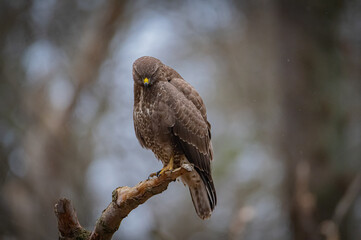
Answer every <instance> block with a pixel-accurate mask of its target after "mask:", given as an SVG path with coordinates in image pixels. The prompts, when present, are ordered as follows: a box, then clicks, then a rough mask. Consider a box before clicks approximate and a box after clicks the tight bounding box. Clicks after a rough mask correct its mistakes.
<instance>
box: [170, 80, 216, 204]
mask: <svg viewBox="0 0 361 240" xmlns="http://www.w3.org/2000/svg"><path fill="white" fill-rule="evenodd" d="M181 80H182V79H181ZM172 81H173V80H172ZM172 81H171V82H170V83H169V82H164V87H165V88H166V91H165V92H166V93H167V95H168V102H167V105H168V106H169V107H170V111H171V112H170V113H169V114H172V115H173V118H174V124H173V127H172V133H173V134H174V136H175V137H176V140H177V141H178V144H179V145H180V146H181V148H182V150H183V152H184V154H185V156H186V157H187V159H188V161H189V162H190V163H193V164H194V166H195V169H196V171H197V172H198V173H199V175H200V177H201V178H202V180H203V182H204V184H205V186H206V188H207V193H208V198H209V202H210V205H211V206H212V209H213V208H214V206H215V204H216V201H217V199H216V192H215V188H214V185H213V180H212V176H211V167H210V161H211V160H212V158H213V151H212V144H211V135H210V124H209V123H208V121H207V117H206V111H205V107H204V104H203V101H202V99H201V98H200V96H199V94H198V93H197V92H196V91H195V90H194V88H193V87H192V86H191V85H190V84H188V83H187V82H186V81H184V80H182V81H180V80H177V81H175V84H176V86H177V87H176V86H175V85H173V83H172ZM178 88H179V89H178ZM184 92H185V93H186V94H184ZM187 96H188V98H187ZM192 100H193V101H192Z"/></svg>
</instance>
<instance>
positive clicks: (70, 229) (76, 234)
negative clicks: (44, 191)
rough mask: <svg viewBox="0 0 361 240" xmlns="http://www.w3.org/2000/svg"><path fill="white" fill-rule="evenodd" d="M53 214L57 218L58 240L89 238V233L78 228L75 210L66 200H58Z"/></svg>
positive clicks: (80, 227)
mask: <svg viewBox="0 0 361 240" xmlns="http://www.w3.org/2000/svg"><path fill="white" fill-rule="evenodd" d="M54 212H55V215H56V217H57V218H58V229H59V239H60V240H68V239H69V240H70V239H75V238H76V239H87V238H88V237H89V236H90V232H88V231H86V230H85V229H83V228H82V226H80V223H79V221H78V217H77V215H76V212H75V209H74V208H73V206H72V205H71V202H70V201H69V200H68V199H66V198H62V199H59V201H58V202H57V203H56V204H55V206H54ZM81 236H83V237H81Z"/></svg>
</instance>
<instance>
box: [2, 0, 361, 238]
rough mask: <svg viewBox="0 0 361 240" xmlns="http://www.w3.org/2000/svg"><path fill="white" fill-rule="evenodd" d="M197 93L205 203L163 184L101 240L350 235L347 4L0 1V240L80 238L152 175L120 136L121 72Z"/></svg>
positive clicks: (352, 102) (353, 229)
mask: <svg viewBox="0 0 361 240" xmlns="http://www.w3.org/2000/svg"><path fill="white" fill-rule="evenodd" d="M144 55H149V56H154V57H157V58H159V59H160V60H161V61H162V62H163V63H165V64H167V65H169V66H171V67H173V68H174V69H176V70H177V71H178V72H179V73H180V74H181V75H182V76H183V77H184V78H185V79H186V80H187V81H188V82H190V83H191V84H192V85H193V86H194V87H195V88H196V89H197V90H198V92H199V93H200V94H201V96H202V98H203V100H204V101H205V103H206V106H207V112H208V118H209V121H210V123H211V124H212V133H213V134H212V137H213V139H212V140H213V146H214V152H215V159H214V161H213V165H212V167H213V176H214V180H215V185H216V189H217V194H218V205H217V207H216V209H215V211H214V213H213V215H212V218H211V219H210V220H207V221H202V220H200V219H199V218H198V217H197V215H196V213H195V211H194V209H193V206H192V201H191V198H190V196H189V193H188V190H187V188H185V187H184V186H183V184H181V183H179V182H177V183H172V184H171V185H170V186H169V188H168V190H167V191H165V192H164V193H162V194H160V195H158V196H155V197H153V198H151V199H150V200H149V201H147V202H146V203H145V204H144V205H141V206H139V207H138V208H137V209H135V210H134V211H132V212H131V213H130V215H129V216H128V217H127V218H126V219H125V220H124V221H123V222H122V224H121V226H120V228H119V231H118V232H117V233H116V235H115V236H114V239H171V240H173V239H174V240H176V239H192V240H193V239H231V240H233V239H247V240H251V239H265V238H267V239H274V240H279V239H297V240H301V239H311V240H312V239H328V240H338V239H346V240H359V239H361V195H360V188H361V174H360V172H361V171H360V170H361V81H360V80H361V1H360V0H349V1H342V0H330V1H311V0H305V1H301V0H294V1H287V0H276V1H266V0H263V1H262V0H259V1H258V0H257V1H252V0H244V1H235V0H233V1H232V0H225V1H217V0H208V1H206V0H203V1H190V0H189V1H165V0H164V1H160V0H159V1H141V0H137V1H118V0H109V1H106V0H89V1H81V0H77V1H69V0H62V1H60V0H58V1H57V0H48V1H42V0H32V1H30V0H2V1H0V190H1V191H0V239H6V240H15V239H39V240H42V239H57V238H58V232H57V222H56V218H55V215H54V213H53V207H54V203H55V202H56V201H57V200H58V199H59V198H61V197H67V198H69V199H71V200H72V203H73V205H74V207H75V208H76V210H77V213H78V216H79V219H80V222H81V224H82V225H83V226H84V227H86V228H88V229H89V230H90V229H92V228H93V226H94V224H95V221H96V219H97V218H98V217H99V216H100V214H101V211H102V210H103V209H105V208H106V206H107V205H108V204H109V202H110V201H111V193H112V191H113V190H114V189H115V188H116V187H118V186H125V185H127V186H134V185H136V184H137V183H138V182H140V181H142V180H144V179H146V178H147V177H148V175H149V174H150V173H151V172H155V171H157V170H159V169H160V168H161V167H162V165H161V163H160V162H158V161H157V160H156V159H155V157H154V155H153V153H152V152H151V151H149V150H145V149H142V148H141V147H140V145H139V143H138V142H137V139H136V137H135V134H134V129H133V116H132V111H133V79H132V63H133V62H134V60H136V59H137V58H138V57H141V56H144Z"/></svg>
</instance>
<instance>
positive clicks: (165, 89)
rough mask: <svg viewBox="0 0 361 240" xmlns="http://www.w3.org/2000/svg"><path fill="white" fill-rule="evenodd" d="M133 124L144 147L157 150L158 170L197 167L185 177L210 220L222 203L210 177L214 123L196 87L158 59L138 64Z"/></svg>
mask: <svg viewBox="0 0 361 240" xmlns="http://www.w3.org/2000/svg"><path fill="white" fill-rule="evenodd" d="M133 79H134V110H133V119H134V128H135V134H136V136H137V138H138V140H139V143H140V144H141V145H142V147H144V148H147V149H150V150H152V151H153V153H154V155H155V156H156V158H158V159H159V160H161V161H162V163H163V165H164V167H163V168H162V170H161V171H160V172H159V174H163V173H164V172H165V171H167V170H172V169H175V168H177V167H180V166H181V165H182V164H184V163H191V164H193V165H194V170H193V171H192V172H190V173H187V174H185V175H182V176H181V180H182V181H183V183H185V184H186V185H188V187H189V191H190V194H191V197H192V201H193V205H194V207H195V210H196V212H197V214H198V216H199V217H200V218H202V219H207V218H209V217H210V216H211V213H212V211H213V209H214V207H215V205H216V204H217V196H216V190H215V188H214V184H213V179H212V175H211V166H210V163H211V160H212V159H213V149H212V143H211V125H210V124H209V122H208V121H207V113H206V107H205V105H204V103H203V100H202V98H201V97H200V96H199V94H198V93H197V91H196V90H195V89H194V88H193V87H192V86H191V85H190V84H189V83H188V82H186V81H185V80H184V79H183V78H182V77H181V76H180V75H179V74H178V73H177V72H176V71H175V70H174V69H172V68H171V67H168V66H166V65H165V64H163V63H162V62H161V61H160V60H158V59H156V58H154V57H148V56H144V57H141V58H138V59H137V60H136V61H135V62H134V64H133Z"/></svg>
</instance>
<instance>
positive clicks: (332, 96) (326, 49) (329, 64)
mask: <svg viewBox="0 0 361 240" xmlns="http://www.w3.org/2000/svg"><path fill="white" fill-rule="evenodd" d="M341 9H342V2H341V1H337V0H335V1H330V2H323V4H320V3H316V2H313V1H279V2H278V14H279V24H280V35H279V36H280V39H279V46H280V51H281V55H280V57H281V59H280V74H281V75H280V76H281V77H280V84H279V86H280V88H281V90H280V93H281V96H280V98H281V109H282V114H283V116H282V118H283V119H282V124H281V129H280V133H279V134H280V136H279V138H280V147H281V154H283V156H282V158H283V159H284V161H285V164H286V165H285V166H286V179H285V183H286V185H287V186H286V188H285V191H286V196H285V197H286V199H285V202H286V203H287V204H289V206H288V207H289V211H290V220H291V228H292V232H293V235H294V236H293V238H294V239H299V240H301V239H311V240H312V239H321V234H320V223H321V221H323V220H325V219H330V218H331V217H332V213H333V211H334V208H335V206H336V204H337V202H338V201H339V199H340V198H341V196H342V194H343V192H344V191H345V186H344V181H343V180H344V179H343V176H342V173H341V172H342V171H341V169H340V166H337V164H339V163H338V161H340V160H342V158H343V156H341V154H340V153H341V149H342V147H343V141H342V133H343V130H344V128H343V126H344V117H345V113H344V112H343V109H342V108H340V107H339V100H340V99H339V98H340V92H339V89H340V86H341V77H342V76H341V73H340V69H338V68H339V66H340V64H339V61H340V59H339V58H338V55H337V52H336V46H337V45H336V44H337V39H336V34H335V33H336V31H337V24H336V23H337V20H338V15H339V13H340V11H341Z"/></svg>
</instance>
